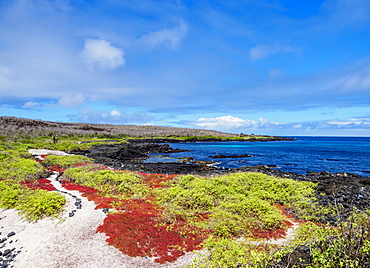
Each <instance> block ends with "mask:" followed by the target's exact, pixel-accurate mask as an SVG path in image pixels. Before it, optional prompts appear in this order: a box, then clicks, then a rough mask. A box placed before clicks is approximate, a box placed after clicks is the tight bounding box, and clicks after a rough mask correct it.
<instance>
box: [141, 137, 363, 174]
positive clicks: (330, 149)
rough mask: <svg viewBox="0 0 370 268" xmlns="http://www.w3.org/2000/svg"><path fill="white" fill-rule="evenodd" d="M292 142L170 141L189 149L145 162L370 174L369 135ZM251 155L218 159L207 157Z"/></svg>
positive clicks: (179, 146) (313, 138)
mask: <svg viewBox="0 0 370 268" xmlns="http://www.w3.org/2000/svg"><path fill="white" fill-rule="evenodd" d="M293 138H295V140H294V141H272V142H237V141H235V142H195V143H170V146H171V147H172V148H177V149H183V150H191V152H182V153H173V154H169V156H168V157H156V156H155V155H153V156H154V157H153V158H151V159H149V160H148V162H176V161H177V158H178V157H188V156H190V157H192V158H194V160H198V161H199V160H202V161H215V162H217V164H216V166H217V167H225V168H238V167H242V166H255V165H276V166H277V167H274V169H278V170H283V171H286V172H295V173H299V174H306V172H307V171H316V172H319V171H329V172H332V173H336V172H349V173H355V174H358V175H360V176H370V173H369V171H370V137H293ZM217 154H222V155H243V154H250V155H253V157H245V158H220V159H213V158H211V157H210V156H215V155H217Z"/></svg>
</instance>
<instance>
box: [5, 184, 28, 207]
mask: <svg viewBox="0 0 370 268" xmlns="http://www.w3.org/2000/svg"><path fill="white" fill-rule="evenodd" d="M22 193H23V191H22V188H21V186H20V184H19V183H18V182H17V181H15V180H11V179H7V180H0V207H1V208H5V209H9V208H14V207H15V206H16V204H17V202H18V198H19V196H21V195H22Z"/></svg>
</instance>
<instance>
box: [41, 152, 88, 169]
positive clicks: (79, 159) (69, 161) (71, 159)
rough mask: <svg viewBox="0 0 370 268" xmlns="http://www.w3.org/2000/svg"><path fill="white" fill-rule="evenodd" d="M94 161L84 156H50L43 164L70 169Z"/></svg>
mask: <svg viewBox="0 0 370 268" xmlns="http://www.w3.org/2000/svg"><path fill="white" fill-rule="evenodd" d="M92 162H93V160H92V159H91V158H88V157H86V156H83V155H70V156H58V155H48V156H47V157H45V159H44V161H42V164H43V165H45V166H47V167H51V166H55V165H58V166H59V167H60V168H70V167H73V166H75V165H77V164H86V163H92Z"/></svg>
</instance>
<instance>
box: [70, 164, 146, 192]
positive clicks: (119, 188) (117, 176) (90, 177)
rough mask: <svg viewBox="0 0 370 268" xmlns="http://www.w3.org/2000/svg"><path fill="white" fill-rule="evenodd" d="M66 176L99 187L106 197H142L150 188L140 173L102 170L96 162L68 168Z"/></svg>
mask: <svg viewBox="0 0 370 268" xmlns="http://www.w3.org/2000/svg"><path fill="white" fill-rule="evenodd" d="M64 177H65V178H66V179H69V180H71V181H73V182H75V183H77V184H80V185H83V186H86V187H91V188H94V189H97V190H99V192H100V194H102V195H104V196H106V197H120V198H142V197H144V196H145V195H147V194H148V193H149V188H148V186H147V185H146V184H145V183H144V181H143V178H142V177H141V176H140V175H138V174H136V173H133V172H127V171H120V170H109V169H103V170H102V169H101V166H100V165H95V164H90V165H84V166H81V167H75V168H70V169H67V170H66V171H65V172H64Z"/></svg>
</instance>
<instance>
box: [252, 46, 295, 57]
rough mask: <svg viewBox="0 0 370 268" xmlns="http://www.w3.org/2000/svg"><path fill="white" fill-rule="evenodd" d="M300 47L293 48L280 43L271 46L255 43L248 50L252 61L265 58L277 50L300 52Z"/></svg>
mask: <svg viewBox="0 0 370 268" xmlns="http://www.w3.org/2000/svg"><path fill="white" fill-rule="evenodd" d="M300 51H301V49H300V48H293V47H291V46H288V45H282V44H280V43H276V44H275V45H273V46H268V45H256V46H255V47H253V48H251V49H250V50H249V58H250V59H251V60H252V61H255V60H259V59H263V58H267V57H268V56H269V55H272V54H276V53H279V52H283V53H297V52H300Z"/></svg>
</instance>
